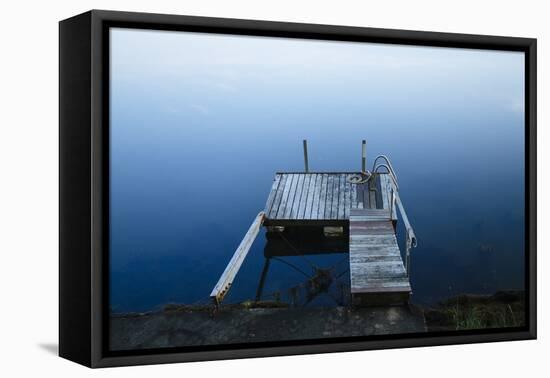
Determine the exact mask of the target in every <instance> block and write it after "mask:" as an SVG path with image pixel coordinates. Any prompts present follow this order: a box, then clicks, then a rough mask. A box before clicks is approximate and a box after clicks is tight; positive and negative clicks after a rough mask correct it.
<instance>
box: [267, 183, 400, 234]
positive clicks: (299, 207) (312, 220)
mask: <svg viewBox="0 0 550 378" xmlns="http://www.w3.org/2000/svg"><path fill="white" fill-rule="evenodd" d="M360 175H361V173H360V172H328V173H327V172H311V173H304V172H297V173H286V172H285V173H283V172H279V173H277V174H276V175H275V179H274V181H273V186H272V188H271V192H270V194H269V196H268V200H267V203H266V206H265V210H264V212H265V214H266V221H265V225H266V226H290V225H295V226H296V225H302V226H307V225H312V226H314V225H318V226H331V225H332V226H346V225H347V223H348V222H349V216H350V211H351V210H352V209H367V208H374V209H384V208H386V209H388V208H389V192H390V185H391V182H390V180H391V179H390V178H389V177H387V176H388V175H387V174H376V175H375V177H374V180H369V181H368V182H367V183H357V184H355V183H351V182H350V178H352V177H354V176H355V177H357V176H360ZM392 216H395V214H392Z"/></svg>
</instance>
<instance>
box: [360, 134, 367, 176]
mask: <svg viewBox="0 0 550 378" xmlns="http://www.w3.org/2000/svg"><path fill="white" fill-rule="evenodd" d="M366 171H367V141H366V140H365V139H363V143H361V172H366Z"/></svg>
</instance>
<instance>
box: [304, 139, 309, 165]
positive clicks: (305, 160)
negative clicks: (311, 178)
mask: <svg viewBox="0 0 550 378" xmlns="http://www.w3.org/2000/svg"><path fill="white" fill-rule="evenodd" d="M304 165H305V167H306V173H307V172H309V164H308V159H307V140H305V139H304Z"/></svg>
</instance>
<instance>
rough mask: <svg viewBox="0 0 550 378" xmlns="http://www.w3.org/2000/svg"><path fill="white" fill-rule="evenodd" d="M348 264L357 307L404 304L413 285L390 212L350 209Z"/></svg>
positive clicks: (352, 293) (354, 302)
mask: <svg viewBox="0 0 550 378" xmlns="http://www.w3.org/2000/svg"><path fill="white" fill-rule="evenodd" d="M349 227H350V233H349V238H350V242H349V263H350V278H351V295H352V302H353V304H354V305H362V304H369V305H378V304H384V305H387V304H402V303H405V302H406V301H407V300H408V298H409V295H410V293H411V285H410V283H409V278H408V276H407V272H406V271H405V267H404V265H403V260H402V258H401V253H400V251H399V246H398V244H397V239H396V237H395V229H394V226H393V222H392V220H391V212H390V209H363V210H360V209H357V210H351V212H350V219H349Z"/></svg>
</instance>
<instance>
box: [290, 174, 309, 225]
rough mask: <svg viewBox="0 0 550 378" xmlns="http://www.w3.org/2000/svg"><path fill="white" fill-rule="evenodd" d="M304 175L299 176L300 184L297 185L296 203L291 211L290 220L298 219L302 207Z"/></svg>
mask: <svg viewBox="0 0 550 378" xmlns="http://www.w3.org/2000/svg"><path fill="white" fill-rule="evenodd" d="M304 177H305V176H304V175H303V174H299V175H298V182H297V183H296V192H295V194H294V202H293V203H292V209H291V211H290V219H296V217H297V215H298V208H299V207H300V200H301V197H302V191H303V189H304V188H303V184H304Z"/></svg>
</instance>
